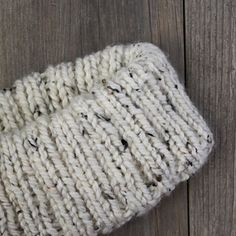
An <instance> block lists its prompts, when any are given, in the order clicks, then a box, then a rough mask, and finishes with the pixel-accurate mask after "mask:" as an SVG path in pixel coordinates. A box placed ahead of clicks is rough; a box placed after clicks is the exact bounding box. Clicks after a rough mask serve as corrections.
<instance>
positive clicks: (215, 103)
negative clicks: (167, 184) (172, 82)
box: [0, 0, 236, 236]
mask: <svg viewBox="0 0 236 236" xmlns="http://www.w3.org/2000/svg"><path fill="white" fill-rule="evenodd" d="M136 41H149V42H153V43H155V44H157V45H159V46H160V47H161V48H162V49H163V50H164V51H165V52H166V54H167V55H168V57H169V60H170V61H171V63H172V64H173V65H174V67H175V68H176V70H177V72H178V74H179V76H180V79H181V81H182V83H184V84H185V86H186V89H187V92H188V94H189V96H190V97H191V99H192V101H193V102H194V103H195V105H196V106H197V107H198V108H199V110H200V112H201V113H202V114H203V116H204V117H205V119H206V120H207V121H208V123H209V125H210V127H211V129H212V130H213V132H214V135H215V140H216V146H215V149H214V151H213V153H212V154H211V156H210V160H209V162H208V163H207V164H206V165H205V166H204V167H203V168H202V169H201V170H200V171H199V172H198V174H196V175H195V176H194V177H193V178H191V180H190V181H188V182H187V183H184V184H181V185H180V186H178V187H177V189H176V190H175V191H174V192H173V194H172V195H171V196H170V197H167V198H165V199H163V200H162V201H161V204H160V205H159V207H156V208H155V209H153V210H152V211H151V212H149V213H148V214H147V215H145V216H143V217H142V218H138V219H135V220H133V221H132V222H130V223H128V224H126V225H125V226H124V227H122V228H121V229H119V230H117V231H116V232H114V233H112V234H111V235H113V236H118V235H128V236H131V235H135V236H143V235H144V236H152V235H158V236H164V235H170V236H179V235H180V236H185V235H196V236H202V235H203V236H205V235H210V236H215V235H216V236H217V235H219V236H221V235H222V236H235V235H236V150H235V147H236V0H54V1H53V0H19V1H17V0H8V1H7V0H0V87H2V88H3V87H6V86H10V85H11V84H12V82H13V81H14V80H15V79H18V78H21V77H22V76H24V75H26V74H28V73H30V72H32V71H41V72H42V71H43V70H44V69H45V68H46V66H47V65H48V64H57V63H59V62H62V61H73V60H74V59H75V58H76V57H78V56H82V55H85V54H88V53H90V52H92V51H97V50H99V49H102V48H104V47H105V46H106V45H108V44H115V43H127V42H136Z"/></svg>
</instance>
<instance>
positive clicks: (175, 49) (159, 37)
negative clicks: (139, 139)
mask: <svg viewBox="0 0 236 236" xmlns="http://www.w3.org/2000/svg"><path fill="white" fill-rule="evenodd" d="M99 22H100V32H99V35H100V46H101V47H103V46H105V45H107V44H115V43H126V42H134V41H153V42H154V43H155V44H157V45H159V46H160V47H161V48H162V49H163V50H164V51H165V52H166V53H167V54H168V55H169V59H170V60H171V62H172V64H173V65H174V66H175V67H176V68H177V71H178V73H179V74H180V79H181V80H182V82H183V83H184V46H183V45H184V33H183V25H184V24H183V3H182V1H180V0H178V1H174V0H168V1H164V0H159V1H154V0H153V1H152V0H151V1H150V3H149V1H142V0H138V1H123V0H122V1H117V0H112V1H105V0H100V1H99ZM187 210H188V208H187V185H186V184H181V185H180V186H179V187H178V188H177V189H176V191H174V192H173V194H172V195H171V196H170V197H168V198H165V199H163V200H162V202H161V204H160V205H159V207H157V208H155V209H153V210H152V211H151V212H149V213H148V214H146V215H145V216H143V217H141V218H138V219H135V220H132V222H130V223H128V224H127V225H125V226H123V227H122V228H121V229H119V230H117V231H116V232H114V233H112V234H111V235H114V236H115V235H187V234H188V215H187V213H188V211H187Z"/></svg>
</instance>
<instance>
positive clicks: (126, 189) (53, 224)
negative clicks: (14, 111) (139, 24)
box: [0, 43, 213, 235]
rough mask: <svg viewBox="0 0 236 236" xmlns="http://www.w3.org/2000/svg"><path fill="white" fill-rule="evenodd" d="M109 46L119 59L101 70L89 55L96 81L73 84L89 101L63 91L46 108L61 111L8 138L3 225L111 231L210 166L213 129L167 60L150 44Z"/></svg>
mask: <svg viewBox="0 0 236 236" xmlns="http://www.w3.org/2000/svg"><path fill="white" fill-rule="evenodd" d="M118 49H119V50H118ZM107 50H108V51H107V54H106V55H110V56H107V60H105V61H106V62H107V61H109V63H105V64H102V63H101V58H100V60H99V62H100V64H99V63H98V62H96V63H97V66H94V67H93V69H92V66H91V65H92V61H94V65H96V63H95V61H96V60H95V59H94V58H95V57H93V56H90V57H87V58H90V59H91V58H93V59H91V60H90V62H91V63H90V66H91V67H89V68H90V69H89V70H88V71H90V72H91V71H93V72H91V73H92V74H93V78H92V79H91V77H89V78H90V79H89V80H82V81H81V83H80V85H78V84H79V82H77V83H75V81H78V80H79V78H85V77H83V76H78V77H76V78H78V80H73V84H74V85H75V84H76V87H75V88H76V89H74V91H75V90H76V91H80V92H79V94H80V95H78V96H75V97H73V96H72V93H71V95H69V94H70V93H66V99H67V100H63V99H61V98H60V99H58V96H59V95H58V94H59V91H60V89H58V90H57V93H56V94H57V95H55V96H56V98H57V103H54V102H53V101H52V100H50V101H49V100H48V103H47V102H45V103H44V104H45V107H47V108H49V107H51V114H50V112H47V114H43V113H42V114H40V117H38V118H37V119H36V120H35V121H31V122H28V123H27V125H25V126H24V127H23V128H22V129H20V130H17V129H15V130H13V131H12V132H9V133H5V134H4V135H1V136H0V157H1V158H0V173H1V179H0V180H1V181H0V185H1V186H0V190H1V189H2V192H1V195H0V203H3V204H0V207H1V208H2V209H3V211H2V212H3V216H2V219H5V220H2V221H0V228H1V229H5V230H6V231H9V232H11V233H12V232H13V233H15V235H17V233H19V232H22V231H23V232H24V233H25V234H26V235H36V234H39V233H41V235H47V234H51V235H58V234H61V235H78V234H79V235H96V234H97V233H108V232H110V231H112V230H113V229H114V228H117V227H119V226H120V225H122V224H124V223H125V222H127V221H128V220H129V219H131V218H132V217H133V216H135V215H141V214H143V213H144V212H146V211H147V210H148V209H150V208H152V207H153V206H155V205H156V204H157V203H158V202H159V201H160V199H161V198H162V196H164V195H165V194H168V193H169V192H171V191H172V190H173V189H174V188H175V186H176V185H177V184H178V183H179V182H181V181H184V180H187V179H188V178H189V177H190V176H191V175H192V174H193V173H195V172H196V171H197V170H198V169H199V168H200V167H201V166H202V165H203V163H204V162H205V161H206V158H207V156H208V154H209V152H210V151H211V149H212V146H213V137H212V133H211V132H210V130H209V128H208V127H207V125H206V123H205V121H204V120H203V118H202V117H201V115H200V114H199V112H198V111H197V109H196V108H195V107H194V106H193V104H192V103H191V102H190V100H189V98H188V97H187V95H186V93H185V91H184V89H183V86H182V85H181V84H180V83H179V81H178V79H177V75H176V73H175V71H174V70H173V68H172V67H171V65H170V64H169V62H168V61H167V59H166V57H165V56H164V54H163V53H162V52H161V51H160V50H159V49H158V48H157V47H156V46H154V45H152V44H149V43H140V44H135V45H129V46H116V47H114V48H109V49H107ZM117 51H120V53H119V55H120V56H119V57H118V56H116V57H113V53H117ZM108 52H109V53H108ZM102 53H104V51H103V52H100V53H97V54H95V55H100V56H101V54H102ZM117 55H118V54H117ZM111 58H112V60H111ZM114 58H119V59H117V60H115V59H114ZM83 60H85V59H78V60H77V63H78V61H83ZM107 65H109V67H107ZM121 65H122V66H121ZM94 68H96V69H94ZM98 68H100V69H98ZM50 70H52V69H50ZM48 71H49V70H48ZM98 71H100V72H98ZM101 71H103V72H101ZM108 71H109V73H108ZM47 73H49V72H47ZM77 73H78V72H77ZM96 73H97V74H96ZM74 74H76V73H74ZM101 75H104V76H101ZM72 77H73V76H72ZM72 77H71V78H72ZM48 78H51V77H50V76H48ZM60 78H63V79H65V77H63V76H62V77H60ZM85 81H86V82H85ZM88 81H90V82H88ZM51 82H52V81H51ZM17 83H18V84H20V82H17ZM21 83H22V82H21ZM64 89H66V88H63V90H64ZM50 91H52V90H50ZM49 94H50V93H47V95H48V97H50V96H51V95H49ZM4 96H6V94H5V95H4ZM42 97H44V96H43V95H42ZM55 100H56V99H55ZM55 100H54V101H55ZM63 101H66V102H65V103H63ZM55 104H57V105H55ZM66 104H67V105H66ZM39 106H41V105H40V104H39ZM57 106H59V107H57ZM19 107H21V106H19ZM52 107H53V109H57V108H60V109H57V111H56V112H53V113H52V111H54V110H53V109H52ZM63 107H64V108H63ZM28 108H29V107H28ZM22 110H23V109H22ZM49 110H50V109H49ZM19 113H20V112H19ZM22 114H23V113H22ZM29 114H30V113H29ZM30 119H31V118H30ZM30 119H29V120H30ZM22 120H24V119H23V118H22ZM31 120H32V119H31ZM23 123H24V122H22V123H21V124H22V126H23ZM15 124H16V122H15ZM18 124H19V123H17V126H18ZM5 127H7V126H6V125H5ZM9 127H10V126H9Z"/></svg>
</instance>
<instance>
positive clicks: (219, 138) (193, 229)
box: [185, 0, 236, 236]
mask: <svg viewBox="0 0 236 236" xmlns="http://www.w3.org/2000/svg"><path fill="white" fill-rule="evenodd" d="M185 12H186V56H187V57H186V59H187V60H186V70H187V78H188V80H187V88H188V92H189V94H190V97H191V98H192V100H193V102H194V103H195V104H196V105H197V107H198V108H199V109H200V111H201V113H202V114H203V115H204V117H205V118H206V119H207V121H208V123H209V124H210V126H211V127H212V130H213V132H214V137H215V142H216V145H215V150H214V152H213V153H212V155H211V156H210V160H209V162H208V163H207V165H205V166H204V168H203V169H202V170H201V171H200V172H199V173H198V174H197V175H196V176H194V177H193V178H192V179H191V180H190V185H189V186H190V189H189V204H190V205H189V207H190V208H189V216H190V235H196V236H197V235H203V236H205V235H219V236H221V235H222V236H223V235H232V236H233V235H236V204H235V203H236V198H235V196H236V188H235V186H236V185H235V183H236V161H235V157H236V152H235V147H236V139H235V134H236V90H235V89H236V2H235V1H217V0H210V1H201V0H193V1H186V9H185Z"/></svg>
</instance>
